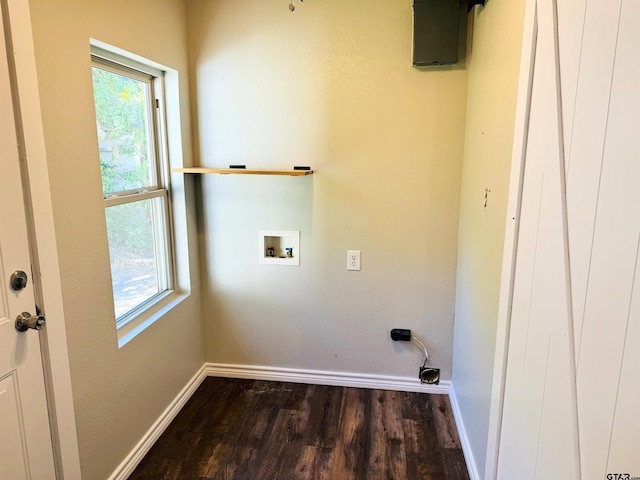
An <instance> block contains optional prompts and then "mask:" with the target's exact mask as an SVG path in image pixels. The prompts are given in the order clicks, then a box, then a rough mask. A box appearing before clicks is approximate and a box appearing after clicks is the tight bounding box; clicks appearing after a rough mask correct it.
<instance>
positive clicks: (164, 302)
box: [118, 291, 189, 348]
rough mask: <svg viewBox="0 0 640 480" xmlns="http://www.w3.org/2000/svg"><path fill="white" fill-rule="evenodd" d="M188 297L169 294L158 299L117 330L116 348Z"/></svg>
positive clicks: (179, 294) (122, 345) (176, 293)
mask: <svg viewBox="0 0 640 480" xmlns="http://www.w3.org/2000/svg"><path fill="white" fill-rule="evenodd" d="M188 296H189V294H188V293H184V292H176V291H173V292H170V293H168V294H167V295H166V296H165V297H163V298H161V299H159V300H158V301H157V302H156V303H154V304H153V305H151V306H150V307H149V308H147V309H146V310H144V311H143V312H140V314H139V315H138V316H137V317H135V318H133V319H132V320H131V321H129V322H127V323H126V324H125V325H122V326H121V327H119V328H118V348H122V347H124V346H125V345H126V344H127V343H129V342H130V341H131V340H133V339H134V338H135V337H136V336H137V335H138V334H140V333H142V332H143V331H144V330H145V329H146V328H147V327H149V326H151V325H152V324H154V323H155V322H156V320H159V319H160V318H162V317H163V316H164V315H165V314H167V313H169V312H170V311H171V310H172V309H173V308H175V307H177V306H178V305H179V304H180V303H182V301H183V300H185V299H186V298H187V297H188Z"/></svg>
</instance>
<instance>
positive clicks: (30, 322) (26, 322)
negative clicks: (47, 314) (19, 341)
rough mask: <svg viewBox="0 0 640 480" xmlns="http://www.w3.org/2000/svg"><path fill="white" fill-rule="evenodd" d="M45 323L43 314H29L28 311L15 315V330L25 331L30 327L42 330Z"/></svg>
mask: <svg viewBox="0 0 640 480" xmlns="http://www.w3.org/2000/svg"><path fill="white" fill-rule="evenodd" d="M46 323H47V321H46V319H45V318H44V315H35V316H34V315H31V314H30V313H29V312H22V313H21V314H20V315H18V316H17V317H16V330H17V331H19V332H26V331H27V330H29V329H30V328H33V329H34V330H42V329H43V328H44V326H45V324H46Z"/></svg>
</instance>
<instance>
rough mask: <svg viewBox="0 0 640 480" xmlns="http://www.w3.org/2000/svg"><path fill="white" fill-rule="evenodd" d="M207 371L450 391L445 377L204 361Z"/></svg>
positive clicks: (342, 384) (319, 382) (259, 377)
mask: <svg viewBox="0 0 640 480" xmlns="http://www.w3.org/2000/svg"><path fill="white" fill-rule="evenodd" d="M206 372H207V375H208V376H210V377H225V378H250V379H252V380H270V381H275V382H292V383H308V384H313V385H332V386H336V387H355V388H371V389H379V390H396V391H399V392H419V393H434V394H448V393H449V381H448V380H444V381H442V382H440V384H439V385H424V384H421V383H420V380H419V379H418V377H417V376H416V377H415V378H413V377H400V376H393V375H373V374H371V375H365V374H361V373H352V372H339V371H332V370H307V369H301V368H283V367H268V366H266V367H265V366H260V365H235V364H228V363H207V364H206Z"/></svg>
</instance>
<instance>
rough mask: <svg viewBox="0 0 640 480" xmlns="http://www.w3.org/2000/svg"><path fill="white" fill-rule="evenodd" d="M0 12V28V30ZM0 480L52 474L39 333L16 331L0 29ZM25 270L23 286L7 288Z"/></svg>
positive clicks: (11, 138) (24, 247) (14, 210)
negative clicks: (20, 281) (21, 277)
mask: <svg viewBox="0 0 640 480" xmlns="http://www.w3.org/2000/svg"><path fill="white" fill-rule="evenodd" d="M3 25H4V22H3V21H2V11H1V10H0V29H3ZM0 32H1V34H0V166H1V170H0V479H3V480H4V479H7V480H9V479H10V480H22V479H34V480H36V479H42V480H51V479H54V478H55V472H54V464H53V453H52V447H51V434H50V431H49V418H48V412H47V402H46V397H45V388H44V378H43V368H42V361H41V355H40V340H39V332H38V331H36V330H33V329H29V330H27V331H25V332H18V331H17V330H16V328H15V322H16V317H17V316H18V314H20V313H21V312H30V313H31V314H33V315H35V313H36V312H35V306H34V290H33V279H32V278H31V267H30V258H29V244H28V239H27V224H26V220H25V208H24V197H23V191H22V183H21V174H20V161H19V156H18V148H17V141H16V138H17V136H16V129H15V121H14V114H13V112H14V110H13V104H12V98H11V83H10V79H9V67H8V64H7V57H6V42H7V39H6V36H5V32H4V30H0ZM19 270H22V271H24V272H26V273H27V275H28V281H27V285H26V287H25V288H23V289H21V290H14V289H13V288H11V286H10V277H11V275H12V273H13V272H15V271H19Z"/></svg>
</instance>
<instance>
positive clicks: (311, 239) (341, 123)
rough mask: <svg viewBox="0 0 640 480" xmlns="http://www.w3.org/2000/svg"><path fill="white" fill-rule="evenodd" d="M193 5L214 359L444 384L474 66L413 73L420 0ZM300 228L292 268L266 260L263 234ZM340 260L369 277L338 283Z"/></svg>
mask: <svg viewBox="0 0 640 480" xmlns="http://www.w3.org/2000/svg"><path fill="white" fill-rule="evenodd" d="M296 4H297V8H296V10H295V12H293V13H292V12H290V11H289V10H288V8H287V5H288V3H287V2H237V1H231V0H219V1H205V0H191V1H189V2H188V19H189V38H190V44H189V47H190V48H189V51H190V60H191V73H192V82H193V83H192V94H193V103H194V105H195V106H196V107H197V108H195V109H194V122H193V123H194V127H195V128H196V132H197V133H196V135H195V137H196V138H199V142H196V143H197V144H198V145H199V147H200V151H199V153H198V154H197V155H196V156H197V157H199V159H198V162H199V163H200V164H201V165H202V166H215V167H224V166H227V165H229V164H232V163H240V164H246V165H248V166H249V167H260V168H291V167H292V166H293V165H300V164H301V165H310V166H312V167H313V168H314V169H315V170H316V171H317V173H316V174H315V175H313V176H308V177H304V178H293V177H278V178H274V177H261V176H245V175H237V176H207V177H206V178H203V179H202V182H203V183H202V220H203V226H202V228H203V230H202V235H201V242H202V243H201V247H202V252H203V262H202V270H203V272H204V275H205V276H204V282H203V283H204V290H205V293H204V312H205V315H204V319H205V332H206V349H207V359H208V360H209V361H212V362H221V363H235V364H250V365H251V364H252V365H263V366H278V367H295V368H305V369H323V370H336V371H349V372H358V373H362V374H389V375H402V376H409V377H416V382H417V370H418V366H419V364H420V363H421V353H420V351H419V350H418V349H416V348H415V347H413V346H411V345H407V344H401V345H400V344H393V342H392V341H391V340H390V338H389V331H390V329H391V328H392V327H404V328H410V329H412V330H413V331H414V333H415V334H417V335H418V336H419V337H420V338H422V339H423V340H425V341H426V342H427V345H428V347H429V351H430V354H431V356H432V359H433V364H434V365H436V366H439V367H441V368H442V377H443V379H449V378H450V377H451V356H452V336H453V306H454V292H455V265H456V243H457V226H458V206H459V204H458V199H459V193H460V167H461V161H462V151H463V142H462V138H463V132H464V119H465V103H466V78H467V74H466V71H465V70H463V69H461V68H456V69H441V70H431V71H419V70H417V69H414V68H412V66H411V38H412V28H411V25H412V2H411V1H410V0H402V1H400V0H394V1H382V0H375V1H371V0H369V1H365V0H357V1H338V0H328V1H322V2H304V3H297V2H296ZM260 229H284V230H300V232H301V234H300V249H301V260H300V267H282V266H271V265H259V264H258V258H257V242H258V230H260ZM348 249H355V250H361V251H362V270H361V271H360V272H347V271H346V252H347V250H348Z"/></svg>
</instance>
